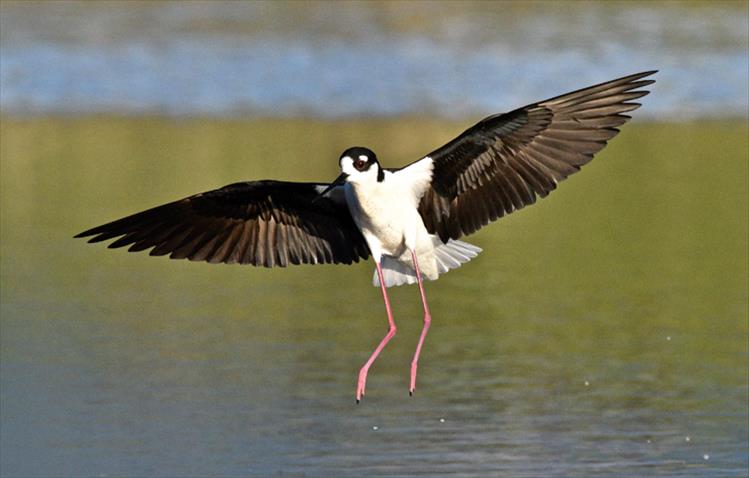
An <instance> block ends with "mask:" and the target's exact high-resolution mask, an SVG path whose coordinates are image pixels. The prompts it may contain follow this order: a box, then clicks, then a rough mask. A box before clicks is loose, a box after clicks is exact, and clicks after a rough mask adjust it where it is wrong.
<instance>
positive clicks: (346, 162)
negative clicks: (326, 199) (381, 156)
mask: <svg viewBox="0 0 749 478" xmlns="http://www.w3.org/2000/svg"><path fill="white" fill-rule="evenodd" d="M338 164H339V165H340V166H341V174H340V175H339V176H338V177H337V178H336V179H335V181H333V182H332V183H330V186H328V187H327V188H326V189H325V190H324V191H323V192H322V193H321V194H320V196H324V195H325V194H327V192H328V191H330V190H331V189H333V188H335V187H336V186H341V185H343V184H346V183H353V184H362V183H370V182H372V183H373V182H378V181H382V180H383V179H384V178H385V173H384V172H383V170H382V168H381V167H380V163H379V162H378V161H377V155H376V154H374V151H372V150H371V149H368V148H363V147H361V146H354V147H353V148H349V149H347V150H346V151H344V152H343V153H341V157H340V158H339V159H338Z"/></svg>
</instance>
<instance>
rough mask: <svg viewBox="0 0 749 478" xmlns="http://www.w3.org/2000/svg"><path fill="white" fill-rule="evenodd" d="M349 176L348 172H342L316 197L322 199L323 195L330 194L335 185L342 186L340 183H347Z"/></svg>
mask: <svg viewBox="0 0 749 478" xmlns="http://www.w3.org/2000/svg"><path fill="white" fill-rule="evenodd" d="M347 177H348V174H346V173H341V174H340V175H339V176H338V177H337V178H335V181H333V182H332V183H330V186H328V187H327V188H325V191H323V192H321V193H320V194H319V195H318V196H317V198H316V199H320V198H321V197H323V196H325V195H326V194H328V192H330V190H331V189H333V188H334V187H336V186H340V185H342V184H345V183H346V178H347Z"/></svg>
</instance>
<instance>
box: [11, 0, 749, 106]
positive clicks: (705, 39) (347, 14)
mask: <svg viewBox="0 0 749 478" xmlns="http://www.w3.org/2000/svg"><path fill="white" fill-rule="evenodd" d="M0 5H1V6H2V7H1V8H2V10H1V11H2V15H0V111H2V112H3V113H4V114H24V115H25V114H40V115H45V114H91V113H109V112H113V113H121V114H145V115H152V114H156V115H167V116H193V115H198V116H203V115H206V116H211V117H214V116H245V115H257V116H281V117H296V116H307V117H324V118H359V117H367V116H383V117H393V116H399V115H403V114H406V115H408V114H416V115H434V116H440V117H444V118H448V119H458V118H467V117H474V116H476V117H479V116H486V115H489V114H492V113H496V112H499V111H508V110H509V109H513V108H515V107H519V106H522V105H525V104H528V103H531V102H534V101H540V100H543V99H545V98H550V97H553V96H556V95H558V94H562V93H565V92H568V91H572V90H575V89H578V88H582V87H586V86H589V85H592V84H596V83H600V82H603V81H607V80H610V79H613V78H617V77H621V76H625V75H628V74H632V73H636V72H639V71H645V70H651V69H658V70H660V71H659V73H658V74H656V75H655V77H654V78H655V79H656V80H657V83H656V84H655V85H653V87H652V92H653V94H652V95H651V96H649V97H648V98H647V101H646V104H647V105H648V107H647V108H643V110H642V111H641V112H639V113H638V116H640V117H642V118H645V117H648V118H656V119H665V120H682V119H691V118H695V117H696V118H700V117H713V118H714V117H724V116H727V117H747V116H748V115H749V53H748V52H747V44H748V43H749V26H748V24H747V22H749V17H748V16H747V15H748V14H747V4H746V2H702V3H691V2H624V3H622V2H592V3H591V2H432V3H424V2H340V3H329V2H311V3H302V2H189V3H185V2H153V3H150V2H96V3H90V2H42V3H30V4H26V3H10V2H2V4H0Z"/></svg>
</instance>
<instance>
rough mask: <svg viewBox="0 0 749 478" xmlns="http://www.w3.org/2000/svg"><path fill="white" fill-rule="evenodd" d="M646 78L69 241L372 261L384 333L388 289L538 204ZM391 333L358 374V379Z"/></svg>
mask: <svg viewBox="0 0 749 478" xmlns="http://www.w3.org/2000/svg"><path fill="white" fill-rule="evenodd" d="M653 73H655V71H648V72H643V73H638V74H635V75H630V76H627V77H624V78H619V79H616V80H613V81H609V82H606V83H601V84H599V85H595V86H592V87H589V88H584V89H581V90H577V91H574V92H572V93H567V94H565V95H561V96H557V97H554V98H551V99H548V100H545V101H541V102H538V103H533V104H530V105H528V106H525V107H522V108H518V109H516V110H513V111H511V112H509V113H504V114H498V115H493V116H489V117H488V118H485V119H483V120H481V121H480V122H479V123H477V124H476V125H474V126H472V127H471V128H469V129H467V130H466V131H464V132H463V133H462V134H461V135H459V136H458V137H456V138H455V139H453V140H452V141H450V142H449V143H447V144H445V145H444V146H442V147H440V148H438V149H436V150H435V151H433V152H432V153H430V154H428V155H426V156H425V157H423V158H422V159H419V160H418V161H415V162H413V163H411V164H409V165H408V166H405V167H403V168H400V169H387V168H382V167H381V166H380V164H379V161H378V159H377V157H376V155H375V154H374V152H372V151H371V150H369V149H366V148H361V147H355V148H350V149H348V150H346V151H344V153H343V154H342V155H341V157H340V159H339V163H340V166H341V171H342V173H341V175H340V176H339V177H338V178H337V179H336V180H335V181H334V182H333V183H330V184H326V183H292V182H282V181H269V180H265V181H252V182H245V183H236V184H232V185H229V186H225V187H223V188H221V189H217V190H214V191H208V192H205V193H201V194H197V195H194V196H190V197H187V198H185V199H182V200H179V201H175V202H172V203H169V204H165V205H163V206H158V207H155V208H153V209H149V210H147V211H144V212H141V213H138V214H134V215H132V216H128V217H126V218H123V219H119V220H117V221H113V222H110V223H107V224H104V225H102V226H99V227H95V228H93V229H89V230H87V231H85V232H82V233H80V234H78V235H77V236H76V237H89V236H92V237H91V239H90V241H89V242H99V241H104V240H109V239H114V238H117V239H116V240H115V241H114V242H112V243H111V244H110V245H109V247H124V246H129V250H130V251H142V250H146V249H151V251H150V254H151V255H167V254H168V255H169V257H170V258H173V259H183V258H186V259H190V260H199V261H207V262H212V263H217V262H225V263H240V264H252V265H256V266H266V267H273V266H286V265H289V264H321V263H335V264H351V263H353V262H358V261H359V260H360V259H367V258H368V257H369V256H370V255H371V256H372V257H373V259H374V260H375V265H376V272H375V276H374V283H375V285H380V286H381V287H382V292H383V296H384V298H385V303H386V307H387V310H388V320H389V322H390V326H391V332H392V335H394V334H395V324H394V322H393V321H392V314H391V313H390V307H389V303H388V299H387V294H386V292H385V286H392V285H400V284H403V283H414V282H416V283H418V284H419V288H420V291H421V296H422V301H423V305H424V312H425V326H424V329H423V331H422V336H421V338H420V340H419V344H418V347H417V353H416V354H415V357H414V362H413V363H412V370H411V391H413V389H414V387H415V375H416V374H415V370H416V362H417V361H418V353H419V351H420V349H421V345H422V343H423V339H424V335H425V334H426V330H427V329H428V327H429V318H430V315H429V311H428V307H427V304H426V299H425V296H424V290H423V288H422V284H421V280H420V278H421V277H426V278H429V279H436V278H437V277H438V276H439V274H441V273H444V272H446V271H447V270H449V269H452V268H455V267H458V266H460V265H461V264H462V263H464V262H466V261H468V260H470V259H471V258H473V257H475V256H476V254H478V252H480V249H479V248H477V247H475V246H472V245H470V244H466V243H464V242H461V241H459V240H458V239H459V238H461V237H462V236H465V235H468V234H471V233H473V232H476V231H477V230H478V229H480V228H481V227H482V226H484V225H486V224H488V223H489V222H491V221H494V220H496V219H498V218H500V217H502V216H504V215H505V214H509V213H511V212H513V211H516V210H518V209H521V208H523V207H525V206H526V205H529V204H532V203H534V202H535V201H536V198H537V197H545V196H546V195H547V194H549V192H551V191H552V190H553V189H555V188H556V185H557V183H558V182H559V181H561V180H563V179H565V178H566V177H567V176H569V175H570V174H573V173H575V172H577V171H578V170H579V169H580V167H581V166H583V165H584V164H586V163H588V162H589V161H590V160H591V159H592V158H593V155H594V154H595V153H597V152H598V151H600V150H601V149H602V148H603V147H604V146H605V145H606V143H607V141H608V140H610V139H611V138H613V137H614V136H616V135H617V134H618V133H619V130H618V129H617V127H619V126H621V125H622V124H624V123H625V122H626V121H627V120H628V119H630V117H629V116H627V115H626V114H625V113H627V112H629V111H632V110H634V109H636V108H637V107H639V106H640V104H639V103H637V102H635V101H634V100H636V99H638V98H640V97H642V96H645V95H646V94H648V91H646V90H643V89H641V88H643V87H645V86H647V85H649V84H651V83H653V82H654V80H651V79H646V77H648V76H650V75H652V74H653ZM391 332H389V335H388V336H386V337H385V338H384V339H383V341H382V342H381V343H380V346H379V347H378V348H377V349H376V350H375V353H374V354H373V355H372V357H370V360H369V361H368V362H367V364H365V367H363V368H362V371H361V372H360V376H359V387H358V388H357V400H358V399H359V398H360V396H361V395H363V393H364V382H365V381H366V375H367V370H368V368H369V365H371V363H372V361H373V360H374V358H376V356H377V354H379V351H380V350H381V349H382V347H384V345H385V344H386V343H387V341H388V340H389V338H390V337H391V336H392V335H391Z"/></svg>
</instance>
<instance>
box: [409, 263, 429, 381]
mask: <svg viewBox="0 0 749 478" xmlns="http://www.w3.org/2000/svg"><path fill="white" fill-rule="evenodd" d="M411 257H412V258H413V261H414V268H415V269H416V281H417V282H418V283H419V292H420V293H421V303H422V305H423V306H424V326H423V327H422V328H421V336H420V337H419V343H418V344H417V345H416V352H414V358H413V360H412V361H411V386H410V387H409V389H408V393H409V394H411V395H413V394H414V391H415V390H416V369H417V368H418V367H419V355H420V354H421V346H422V345H423V344H424V337H426V336H427V332H428V331H429V325H430V324H431V323H432V315H431V314H430V313H429V306H428V305H427V296H426V294H424V284H423V282H424V280H423V279H422V277H421V272H420V271H419V261H417V260H416V254H415V253H414V251H411Z"/></svg>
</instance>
